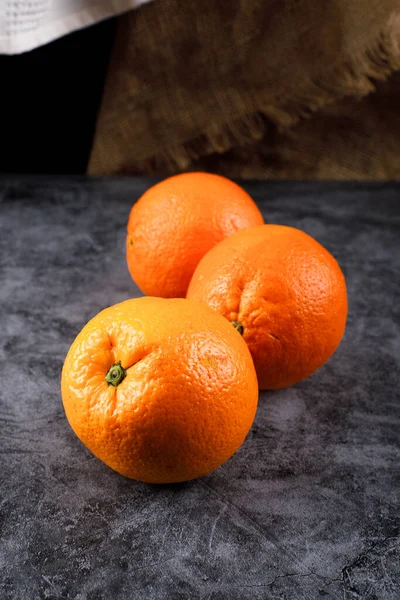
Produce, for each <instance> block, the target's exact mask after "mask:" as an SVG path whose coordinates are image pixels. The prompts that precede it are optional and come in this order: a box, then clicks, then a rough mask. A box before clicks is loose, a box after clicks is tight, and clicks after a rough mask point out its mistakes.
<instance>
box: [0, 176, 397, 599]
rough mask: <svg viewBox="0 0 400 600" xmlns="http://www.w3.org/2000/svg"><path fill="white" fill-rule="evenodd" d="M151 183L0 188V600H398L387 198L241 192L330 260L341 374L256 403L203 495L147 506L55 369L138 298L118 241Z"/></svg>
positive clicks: (179, 495) (171, 490) (198, 488)
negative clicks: (341, 327) (341, 323)
mask: <svg viewBox="0 0 400 600" xmlns="http://www.w3.org/2000/svg"><path fill="white" fill-rule="evenodd" d="M149 183H150V182H149V180H144V179H142V180H140V179H123V180H119V179H114V180H107V181H98V180H92V181H85V180H70V181H68V180H65V179H64V180H56V179H54V180H44V179H36V180H29V179H25V180H17V179H12V178H7V179H3V180H2V181H1V182H0V305H1V314H0V332H1V335H0V421H1V424H0V427H1V429H0V435H1V446H0V477H1V484H0V486H1V487H0V494H1V498H0V502H1V503H0V506H1V555H0V578H1V583H0V586H1V587H0V597H1V598H4V599H8V598H12V599H18V600H20V599H22V600H24V599H29V600H31V599H35V600H36V599H38V598H41V599H42V598H51V599H52V598H75V599H77V600H78V599H80V600H83V599H88V600H89V599H92V600H101V599H107V600H108V599H111V598H113V599H114V598H115V599H128V598H129V599H131V598H134V599H142V598H143V599H146V600H152V599H154V600H156V599H157V600H164V599H165V600H167V599H168V600H169V599H173V600H178V599H186V598H193V599H195V600H223V599H229V600H247V599H248V600H256V599H259V598H268V599H269V598H271V599H278V598H279V599H286V598H287V599H295V600H303V599H304V600H312V599H314V598H320V597H321V598H332V599H341V600H342V599H344V600H350V599H351V600H353V599H359V600H367V599H380V600H382V599H385V600H389V599H390V600H398V599H399V598H400V548H399V541H400V537H399V533H400V531H399V526H400V511H399V505H400V486H399V483H400V466H399V465H400V448H399V446H400V444H399V441H400V402H399V361H400V331H399V328H400V242H399V240H400V187H399V186H395V185H391V184H385V185H362V184H342V185H337V184H324V183H319V184H317V183H315V184H313V183H310V184H296V183H253V184H247V185H246V187H247V188H248V189H249V191H250V193H252V194H253V195H254V197H255V198H256V199H257V201H258V202H259V204H260V206H261V207H262V210H263V212H264V214H265V217H266V219H267V220H269V221H271V222H276V223H286V224H291V225H295V226H297V227H300V228H301V229H304V230H305V231H307V232H308V233H310V234H311V235H313V236H315V237H316V238H317V239H318V240H319V241H320V242H322V243H323V244H324V245H325V246H326V247H327V248H328V249H329V250H330V251H331V252H332V253H333V254H334V255H335V256H336V257H337V258H338V260H339V262H340V264H341V266H342V268H343V270H344V272H345V275H346V277H347V283H348V291H349V302H350V313H349V319H348V327H347V331H346V335H345V338H344V340H343V342H342V344H341V346H340V348H339V350H338V351H337V353H336V354H335V356H334V357H333V358H332V359H331V360H330V361H329V362H328V364H326V365H325V366H324V367H323V368H321V369H320V370H319V371H318V372H317V373H316V374H315V375H313V376H312V377H311V378H310V379H308V380H307V381H305V382H303V383H301V384H299V385H296V386H295V387H293V388H291V389H288V390H283V391H277V392H273V393H263V394H261V397H260V404H259V410H258V414H257V417H256V420H255V423H254V426H253V428H252V430H251V433H250V435H249V437H248V439H247V441H246V442H245V444H244V446H243V447H242V448H241V449H240V451H239V452H238V453H237V454H236V455H235V456H234V457H233V458H232V459H231V460H230V461H228V462H227V463H226V464H225V465H224V466H222V467H221V468H220V469H218V470H217V471H215V472H214V473H212V474H210V475H208V476H207V477H204V478H203V479H201V480H197V481H194V482H192V483H187V484H183V485H171V486H149V485H145V484H141V483H136V482H134V481H130V480H128V479H124V478H123V477H121V476H120V475H118V474H116V473H114V472H112V471H111V470H110V469H108V468H107V467H106V466H105V465H103V464H102V463H101V462H99V461H98V460H97V459H95V458H93V457H92V455H91V454H90V452H89V451H88V450H87V449H86V448H85V447H84V446H83V445H82V444H81V443H80V442H79V440H78V439H77V438H76V437H75V435H74V434H73V432H72V431H71V429H70V427H69V425H68V423H67V421H66V419H65V416H64V412H63V408H62V405H61V398H60V391H59V380H60V369H61V366H62V363H63V359H64V357H65V354H66V352H67V350H68V348H69V345H70V343H71V342H72V340H73V339H74V337H75V335H76V334H77V333H78V332H79V330H80V329H81V327H82V326H83V325H84V323H85V322H86V321H87V320H88V319H89V318H91V317H92V316H93V315H95V314H96V313H97V312H98V311H99V310H101V309H102V308H103V307H105V306H107V305H110V304H113V303H115V302H118V301H121V300H124V299H126V298H129V297H132V296H135V295H137V294H138V290H137V289H136V288H135V286H134V284H133V283H132V282H131V280H130V277H129V275H128V272H127V269H126V265H125V257H124V239H125V223H126V220H127V216H128V212H129V209H130V206H131V204H132V202H133V201H134V200H135V199H136V198H137V197H138V196H139V195H140V193H142V192H143V190H144V189H145V187H146V186H147V185H149Z"/></svg>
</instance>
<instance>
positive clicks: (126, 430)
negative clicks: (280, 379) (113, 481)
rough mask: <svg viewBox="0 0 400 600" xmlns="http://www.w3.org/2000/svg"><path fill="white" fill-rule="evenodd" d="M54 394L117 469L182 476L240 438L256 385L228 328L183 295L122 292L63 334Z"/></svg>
mask: <svg viewBox="0 0 400 600" xmlns="http://www.w3.org/2000/svg"><path fill="white" fill-rule="evenodd" d="M62 399H63V403H64V408H65V412H66V415H67V418H68V421H69V423H70V425H71V427H72V429H73V430H74V431H75V433H76V434H77V436H78V437H79V438H80V440H81V441H82V442H83V443H84V444H85V445H86V446H87V447H88V448H89V449H90V450H91V451H92V452H93V453H94V454H95V455H96V456H97V457H98V458H100V459H101V460H102V461H104V462H105V463H106V464H107V465H109V466H110V467H111V468H113V469H115V470H116V471H118V472H119V473H122V474H123V475H125V476H127V477H132V478H133V479H138V480H141V481H145V482H151V483H169V482H177V481H186V480H189V479H194V478H196V477H200V476H201V475H205V474H206V473H208V472H210V471H212V470H214V469H216V468H217V467H219V466H220V465H221V464H222V463H223V462H224V461H226V460H227V459H228V458H230V457H231V456H232V454H234V452H236V450H238V448H239V447H240V446H241V444H242V443H243V441H244V439H245V437H246V435H247V433H248V431H249V429H250V427H251V425H252V422H253V419H254V416H255V412H256V407H257V399H258V387H257V376H256V373H255V369H254V365H253V362H252V359H251V356H250V352H249V350H248V348H247V346H246V344H245V342H244V341H243V339H242V337H241V336H240V335H239V334H238V332H237V331H235V329H234V328H233V327H232V325H231V324H230V323H228V322H227V321H226V320H225V319H223V318H222V317H221V316H220V315H218V314H217V313H215V312H213V311H212V310H210V309H209V308H208V307H206V306H204V305H202V304H199V303H197V302H193V301H191V300H185V299H174V300H166V299H160V298H152V297H145V298H139V299H134V300H127V301H125V302H122V303H120V304H117V305H115V306H112V307H110V308H107V309H105V310H103V311H102V312H100V313H99V314H98V315H97V316H95V317H94V318H93V319H92V320H91V321H90V322H89V323H88V324H87V325H86V326H85V327H84V328H83V330H82V331H81V332H80V334H79V335H78V336H77V338H76V339H75V341H74V342H73V344H72V346H71V348H70V350H69V352H68V355H67V357H66V359H65V363H64V366H63V371H62Z"/></svg>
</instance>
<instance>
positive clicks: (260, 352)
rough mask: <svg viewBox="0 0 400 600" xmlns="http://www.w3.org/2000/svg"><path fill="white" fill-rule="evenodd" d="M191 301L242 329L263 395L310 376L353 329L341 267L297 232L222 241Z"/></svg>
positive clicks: (257, 230) (265, 231)
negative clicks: (347, 328)
mask: <svg viewBox="0 0 400 600" xmlns="http://www.w3.org/2000/svg"><path fill="white" fill-rule="evenodd" d="M187 296H188V298H191V299H193V300H198V301H200V302H204V303H206V304H208V305H209V306H210V307H211V308H213V309H214V310H216V311H218V312H219V313H221V314H222V315H223V316H224V317H226V318H227V319H228V320H229V321H232V322H235V323H236V327H237V328H238V329H239V330H240V331H241V332H242V333H243V337H244V339H245V341H246V342H247V345H248V346H249V349H250V352H251V354H252V357H253V360H254V364H255V367H256V371H257V376H258V381H259V386H260V388H261V389H275V388H284V387H288V386H290V385H293V384H295V383H297V382H298V381H300V380H302V379H305V378H306V377H308V376H309V375H311V374H312V373H313V372H314V371H316V370H317V369H318V368H319V367H321V365H323V364H324V362H325V361H327V360H328V358H329V357H330V356H331V355H332V354H333V352H334V351H335V349H336V348H337V346H338V345H339V343H340V340H341V338H342V336H343V333H344V330H345V325H346V317H347V295H346V283H345V279H344V276H343V273H342V271H341V270H340V267H339V265H338V263H337V262H336V260H335V259H334V257H333V256H332V255H331V254H330V253H329V252H328V251H327V250H326V249H325V248H323V247H322V246H321V245H320V244H319V243H318V242H317V241H316V240H314V239H313V238H312V237H310V236H309V235H307V234H306V233H304V232H303V231H300V230H298V229H294V228H293V227H285V226H282V225H262V226H261V227H254V228H251V229H246V230H244V231H239V232H238V233H235V234H234V235H232V236H231V237H230V238H229V239H227V240H225V241H223V242H221V243H220V244H219V245H218V246H216V247H215V248H213V249H212V250H210V252H208V254H206V256H204V258H203V259H202V260H201V261H200V263H199V265H198V267H197V269H196V271H195V273H194V275H193V278H192V281H191V283H190V286H189V289H188V294H187Z"/></svg>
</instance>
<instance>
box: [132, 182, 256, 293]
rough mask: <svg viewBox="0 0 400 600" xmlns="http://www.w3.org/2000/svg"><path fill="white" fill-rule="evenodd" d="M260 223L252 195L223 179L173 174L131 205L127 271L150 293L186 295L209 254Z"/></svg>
mask: <svg viewBox="0 0 400 600" xmlns="http://www.w3.org/2000/svg"><path fill="white" fill-rule="evenodd" d="M262 223H264V220H263V217H262V215H261V213H260V211H259V210H258V208H257V206H256V204H255V203H254V202H253V200H252V199H251V198H250V196H249V195H248V194H247V193H246V192H245V191H244V190H243V189H242V188H241V187H239V186H238V185H236V183H234V182H233V181H230V180H229V179H226V178H225V177H220V176H219V175H211V174H209V173H183V174H181V175H175V176H173V177H169V178H168V179H165V180H164V181H162V182H161V183H158V184H157V185H154V186H153V187H151V188H150V189H149V190H147V192H145V193H144V194H143V196H142V197H141V198H140V199H139V200H138V201H137V202H136V203H135V204H134V205H133V207H132V210H131V212H130V215H129V220H128V234H127V238H126V258H127V263H128V268H129V272H130V274H131V276H132V278H133V280H134V281H135V282H136V284H137V285H138V287H139V288H140V289H141V290H142V292H143V293H145V294H148V295H149V296H161V297H163V298H180V297H185V296H186V291H187V288H188V285H189V282H190V279H191V277H192V275H193V272H194V270H195V268H196V266H197V264H198V263H199V261H200V259H201V258H202V257H203V256H204V255H205V254H206V252H208V251H209V250H210V249H211V248H212V247H213V246H215V245H216V244H217V243H218V242H220V241H221V240H223V239H225V238H227V237H228V236H230V235H232V233H235V232H236V231H238V230H239V229H243V228H245V227H252V226H255V225H261V224H262Z"/></svg>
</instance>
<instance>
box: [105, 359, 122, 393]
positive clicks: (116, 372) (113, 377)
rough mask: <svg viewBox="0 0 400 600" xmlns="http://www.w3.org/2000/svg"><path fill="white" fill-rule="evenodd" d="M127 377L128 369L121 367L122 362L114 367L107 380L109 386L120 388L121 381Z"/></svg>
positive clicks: (110, 370)
mask: <svg viewBox="0 0 400 600" xmlns="http://www.w3.org/2000/svg"><path fill="white" fill-rule="evenodd" d="M125 377H126V369H124V367H123V366H122V365H121V361H119V362H118V363H116V364H115V365H112V366H111V367H110V368H109V370H108V373H107V375H106V376H105V380H106V381H107V383H108V385H113V386H114V387H118V386H119V384H120V383H121V381H123V380H124V379H125Z"/></svg>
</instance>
